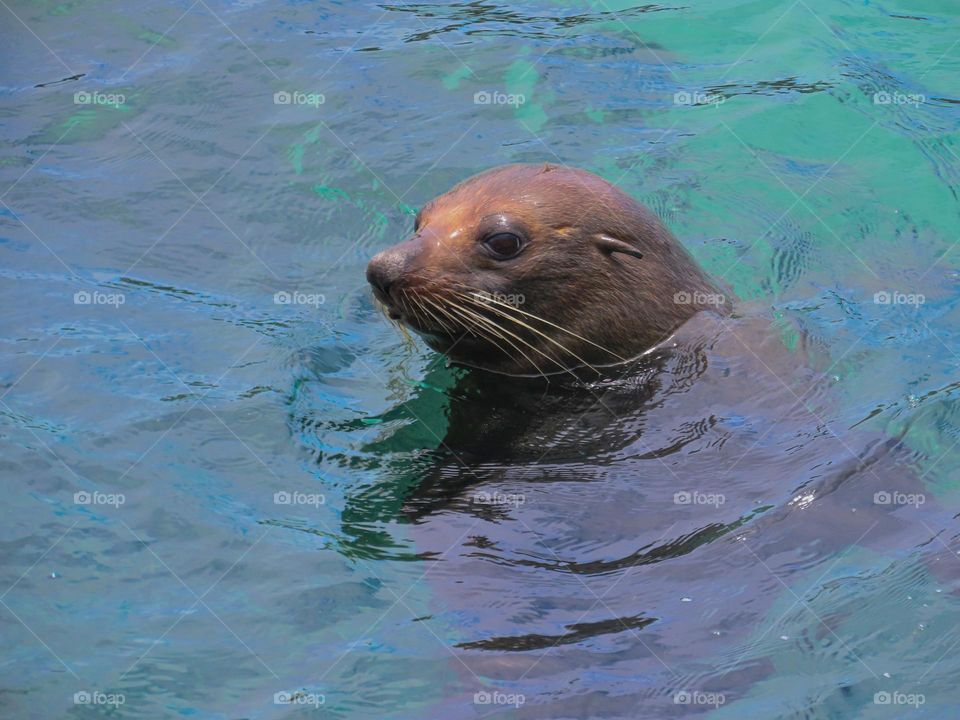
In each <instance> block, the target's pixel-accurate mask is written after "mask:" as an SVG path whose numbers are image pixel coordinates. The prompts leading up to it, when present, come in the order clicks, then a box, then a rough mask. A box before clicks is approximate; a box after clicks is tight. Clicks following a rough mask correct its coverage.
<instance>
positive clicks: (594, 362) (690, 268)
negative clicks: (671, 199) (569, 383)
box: [366, 164, 729, 376]
mask: <svg viewBox="0 0 960 720" xmlns="http://www.w3.org/2000/svg"><path fill="white" fill-rule="evenodd" d="M366 274H367V280H368V281H369V282H370V284H371V285H372V286H373V292H374V296H375V298H376V299H377V301H378V302H379V303H380V304H381V305H382V308H383V309H384V311H385V312H386V314H387V316H388V317H389V318H390V319H391V320H393V321H394V322H396V323H398V324H399V325H401V326H403V327H406V328H410V329H411V330H413V331H414V332H416V333H417V334H419V335H420V336H422V337H423V338H424V340H425V341H426V343H427V344H428V345H429V346H430V347H431V348H433V349H434V350H437V351H439V352H442V353H444V354H446V355H447V356H448V357H449V358H450V359H451V360H452V361H453V362H455V363H457V364H461V365H466V366H471V367H477V368H482V369H484V370H490V371H493V372H497V373H503V374H508V375H539V376H545V375H550V374H556V373H561V372H569V371H572V370H575V369H579V368H592V369H595V370H597V369H598V368H600V367H602V366H609V365H614V364H618V363H622V362H625V361H627V360H629V359H631V358H634V357H637V356H638V355H640V354H643V353H644V352H645V351H647V350H649V349H651V348H653V347H655V346H656V345H657V344H658V343H661V342H662V341H664V340H665V339H667V338H668V337H669V336H670V335H671V334H672V333H673V332H674V331H675V330H676V329H677V328H678V327H680V326H681V325H682V324H683V323H685V322H686V321H687V320H689V319H690V318H691V317H692V316H693V315H695V314H697V312H698V311H700V310H704V309H711V310H715V311H716V310H719V311H720V312H727V311H729V307H728V303H726V297H725V296H724V295H723V294H722V293H720V291H719V290H718V288H717V287H716V286H715V285H714V284H713V283H712V282H711V281H710V279H709V278H708V277H707V276H706V274H705V273H704V272H703V271H702V270H701V269H700V267H699V266H698V265H697V264H696V262H695V261H694V260H693V258H692V257H691V256H690V255H689V254H688V253H687V252H686V250H685V249H684V248H683V246H682V245H681V244H680V243H679V242H678V241H677V239H676V238H675V237H674V236H673V235H672V234H671V232H670V231H669V230H668V229H667V228H666V227H665V226H664V225H663V223H661V222H660V220H659V219H658V218H657V217H656V215H654V213H653V212H651V211H650V210H649V209H647V208H646V207H644V206H643V205H642V204H640V203H639V202H637V201H636V200H634V199H633V198H631V197H630V196H629V195H627V194H626V193H624V192H622V191H621V190H619V189H618V188H617V187H615V186H614V185H612V184H611V183H609V182H607V181H606V180H604V179H603V178H601V177H599V176H597V175H594V174H593V173H590V172H587V171H584V170H579V169H574V168H569V167H565V166H559V165H552V164H541V165H526V164H515V165H504V166H501V167H497V168H493V169H491V170H487V171H485V172H482V173H480V174H479V175H475V176H473V177H471V178H469V179H467V180H465V181H463V182H461V183H460V184H458V185H456V186H455V187H454V188H453V189H451V190H450V191H448V192H447V193H445V194H443V195H441V196H439V197H438V198H436V199H434V200H432V201H431V202H429V203H427V205H426V206H424V207H423V208H422V209H421V210H420V212H419V213H418V214H417V216H416V220H415V221H414V228H413V236H412V237H411V238H409V239H408V240H406V241H404V242H401V243H399V244H398V245H395V246H393V247H391V248H389V249H387V250H384V251H383V252H381V253H379V254H377V255H376V256H375V257H374V258H373V259H372V260H371V261H370V263H369V265H368V266H367V273H366ZM597 372H599V370H597Z"/></svg>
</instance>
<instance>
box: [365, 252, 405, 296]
mask: <svg viewBox="0 0 960 720" xmlns="http://www.w3.org/2000/svg"><path fill="white" fill-rule="evenodd" d="M402 272H403V260H402V258H400V257H399V256H398V254H397V253H396V252H393V251H392V250H384V251H383V252H382V253H378V254H377V255H374V256H373V259H372V260H371V261H370V264H369V265H367V282H368V283H370V284H371V285H372V286H373V288H374V290H376V291H378V292H379V295H380V299H381V300H384V301H389V299H390V286H391V285H393V283H394V282H396V280H397V278H399V277H400V274H401V273H402Z"/></svg>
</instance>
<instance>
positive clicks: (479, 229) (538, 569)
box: [343, 165, 957, 717]
mask: <svg viewBox="0 0 960 720" xmlns="http://www.w3.org/2000/svg"><path fill="white" fill-rule="evenodd" d="M368 278H369V280H370V282H371V283H372V284H373V286H374V292H375V294H376V296H377V298H378V299H379V301H380V302H381V303H382V304H383V305H384V307H385V309H386V311H387V313H388V314H389V315H390V316H391V317H392V318H393V319H394V320H395V321H397V322H399V323H402V324H403V325H404V326H407V327H409V328H411V329H413V330H415V331H416V332H418V333H420V334H421V335H423V336H424V337H425V338H426V340H427V342H428V343H429V344H430V345H431V347H433V348H435V349H437V350H440V351H442V352H445V353H446V354H447V355H448V356H449V357H450V358H451V359H452V360H454V361H455V362H456V363H458V364H462V365H470V366H476V367H481V368H484V369H486V370H493V371H496V372H500V373H507V374H511V375H537V374H540V373H543V374H548V373H555V372H564V371H566V370H570V369H573V368H580V367H584V366H586V365H589V366H591V367H600V366H601V365H605V364H611V363H617V362H619V361H620V360H621V359H622V358H633V357H636V356H638V355H640V356H642V358H640V359H639V361H638V362H636V363H630V364H629V365H628V366H627V367H626V368H625V370H627V371H626V372H618V373H616V375H617V376H618V377H617V378H616V379H611V378H610V377H609V376H607V375H606V374H605V377H603V378H600V379H596V380H594V379H592V378H591V379H589V381H588V382H583V383H576V384H569V385H568V384H563V383H557V384H556V385H553V384H551V385H550V387H549V388H548V389H547V390H546V391H544V390H543V388H541V387H540V386H539V383H536V382H531V381H530V379H529V378H526V377H520V378H512V377H502V376H497V377H495V378H494V381H493V382H490V377H489V376H488V375H487V374H486V373H483V372H472V371H450V370H448V369H446V368H441V367H437V366H434V367H432V368H430V369H429V370H428V371H427V376H426V378H425V379H424V382H420V383H417V384H416V388H415V389H414V390H413V391H412V397H410V398H408V399H406V400H405V401H404V402H403V407H402V408H399V407H398V408H392V409H391V413H390V417H391V418H392V419H398V418H405V419H406V421H407V422H408V423H409V425H407V424H404V423H403V422H398V423H396V424H384V425H382V426H381V427H382V428H383V430H382V436H380V437H378V439H377V445H376V448H377V449H378V452H379V451H380V449H382V448H389V450H390V458H391V459H390V460H386V461H382V460H381V457H380V456H379V455H378V456H377V461H378V464H377V466H376V467H377V468H378V481H377V482H376V483H375V484H374V485H372V486H370V487H369V488H363V489H359V490H357V492H356V494H355V495H353V496H352V497H350V498H349V500H348V502H347V507H346V509H345V510H344V513H343V518H344V532H345V535H346V536H352V537H356V538H358V539H361V540H363V541H368V539H369V538H370V536H371V528H381V529H383V532H382V534H381V535H379V536H378V537H377V550H378V551H381V552H393V551H395V552H397V553H402V552H406V551H407V550H413V551H415V553H416V555H417V557H420V558H430V559H431V560H434V561H435V562H434V563H433V564H432V565H431V568H430V569H431V570H433V568H434V567H435V568H436V570H434V571H433V572H431V574H430V576H429V578H427V579H426V580H424V582H425V583H429V587H430V605H429V615H425V619H424V620H423V622H424V623H425V624H426V623H429V624H430V626H431V627H430V630H431V636H432V638H444V639H447V638H450V640H449V642H447V641H446V640H444V642H445V644H448V646H449V647H448V649H450V651H451V653H453V654H454V655H455V658H456V659H455V661H452V662H451V666H452V667H453V668H454V671H455V672H458V673H459V676H458V677H457V678H455V679H454V680H453V681H451V686H450V688H451V689H450V691H449V692H448V693H447V695H448V697H451V698H453V699H452V700H451V701H450V703H449V704H448V705H447V706H445V707H444V708H443V710H442V711H441V712H440V713H439V714H442V715H443V716H444V717H461V716H462V717H468V716H472V714H473V713H474V711H475V708H474V707H473V706H472V705H470V706H469V707H468V708H467V709H466V710H464V706H465V705H464V703H463V702H462V700H463V697H464V696H466V697H467V698H469V697H472V694H473V693H475V692H476V688H477V679H478V678H479V677H482V678H485V679H488V678H489V679H491V680H492V681H493V682H497V681H502V682H503V683H504V684H505V686H508V687H511V688H520V689H522V690H523V691H524V692H528V691H529V692H530V704H531V705H533V704H534V703H536V704H537V707H536V708H535V710H534V709H532V710H531V713H530V715H531V716H543V717H546V716H556V717H559V716H563V717H588V716H589V717H622V716H623V715H622V714H621V709H622V706H621V705H619V704H612V705H608V703H609V699H610V698H611V697H618V698H624V697H626V698H630V699H632V700H633V702H634V704H635V706H636V707H638V708H639V707H643V708H645V709H649V711H650V712H649V713H648V714H649V715H650V716H658V717H659V716H668V715H671V714H675V713H676V707H677V704H678V701H677V700H675V699H674V698H675V695H674V693H675V690H676V688H677V686H678V685H677V683H678V679H679V678H684V681H685V680H686V678H687V677H696V678H698V680H697V682H698V683H699V684H698V685H697V687H700V688H702V689H704V690H706V691H717V692H722V691H723V690H724V689H725V688H727V687H728V683H729V678H728V671H729V668H728V667H720V668H718V669H716V671H715V672H713V673H703V674H701V670H702V658H703V657H725V658H734V659H735V660H734V664H732V665H731V666H730V667H735V668H736V671H737V673H738V682H739V683H741V684H743V685H744V686H751V685H755V686H762V685H763V684H764V683H767V682H773V681H775V680H777V679H778V678H777V669H776V668H775V667H773V666H772V665H771V662H770V659H769V658H770V657H786V658H788V660H787V662H790V663H791V664H792V665H793V666H795V667H804V665H803V663H809V667H810V668H811V673H813V674H815V673H816V669H817V668H818V667H819V666H820V663H821V659H822V658H821V657H820V655H819V654H820V653H826V652H830V653H834V652H836V647H835V644H834V643H832V642H831V641H830V639H831V638H832V639H833V640H838V639H840V638H843V639H842V641H841V642H843V644H844V648H845V649H848V648H847V644H848V643H849V645H850V646H853V647H854V648H855V652H856V653H860V652H861V651H862V647H861V644H860V642H861V640H860V638H861V636H862V635H865V634H867V633H862V632H861V626H860V622H861V620H862V615H861V614H860V611H861V602H860V600H861V598H860V596H859V595H858V594H857V592H856V591H855V588H854V589H853V590H852V591H850V592H846V591H843V592H841V590H846V589H849V588H850V587H852V584H850V583H847V584H845V585H841V584H839V583H835V582H834V579H833V578H831V579H830V587H829V588H827V589H828V590H829V591H824V592H820V593H818V594H816V596H813V597H811V596H809V595H806V594H803V593H802V592H801V593H800V594H798V593H795V592H794V590H793V589H792V588H793V586H794V585H797V586H798V587H799V588H800V590H801V591H805V590H806V588H808V587H814V586H817V584H818V583H820V582H821V581H822V580H824V578H826V577H827V575H829V574H830V572H831V571H833V570H834V568H840V567H841V566H839V565H838V564H837V560H838V558H839V557H841V554H843V553H847V552H859V553H863V554H869V555H871V556H874V555H875V556H877V557H883V556H884V554H892V552H896V553H900V551H901V550H902V548H905V547H914V548H921V547H928V546H930V545H931V543H930V542H929V540H930V538H929V532H928V531H927V528H926V527H924V526H923V524H922V523H916V522H913V521H912V519H911V518H909V517H908V516H907V515H906V514H904V513H898V511H897V508H896V507H894V506H892V505H884V504H877V503H876V502H875V501H874V498H875V497H876V494H877V493H886V492H888V491H889V490H890V489H891V488H897V489H899V490H900V492H902V493H908V494H909V493H916V492H919V491H921V490H922V489H923V486H922V484H921V482H920V478H918V477H916V476H915V475H913V474H910V473H907V472H905V471H904V468H905V467H906V466H907V465H906V463H908V462H909V460H910V455H909V453H908V452H906V450H905V448H904V447H902V445H901V444H900V440H899V438H898V437H888V436H887V435H886V434H885V433H883V432H878V431H876V430H870V429H868V428H866V427H857V426H858V425H859V424H860V422H861V418H859V417H851V416H850V414H849V413H843V412H841V410H842V408H843V404H842V403H838V399H839V398H838V394H839V393H842V392H843V385H842V383H839V382H836V381H835V380H834V378H833V373H834V372H836V371H835V369H834V366H835V364H836V360H831V358H830V357H829V353H827V352H825V351H824V350H825V348H824V347H823V346H822V344H820V343H819V342H818V341H817V339H816V337H815V336H812V335H811V334H808V333H806V332H803V331H802V330H800V331H797V332H793V330H792V328H788V329H785V327H784V326H785V325H786V324H787V323H785V322H782V321H781V320H780V319H777V320H775V321H774V319H773V318H772V317H771V316H770V314H769V312H767V311H766V310H763V311H761V312H758V313H754V312H753V311H752V310H750V309H746V308H740V309H738V313H737V315H738V316H737V317H732V316H729V310H730V302H729V301H728V302H723V303H719V302H711V300H714V301H715V300H716V299H718V298H723V296H721V295H719V294H718V290H717V288H716V287H715V285H714V284H713V283H712V282H711V281H710V280H709V279H708V278H707V276H706V275H705V273H703V272H702V271H701V270H700V269H699V268H698V267H697V265H696V263H695V262H694V261H693V260H692V258H690V256H689V255H688V254H687V253H686V252H685V251H684V249H683V248H682V246H681V245H680V244H679V243H678V242H677V241H676V240H675V239H674V238H673V236H672V235H671V234H670V233H669V231H668V230H667V229H666V228H664V227H663V225H662V224H661V223H660V222H659V221H658V220H657V219H656V217H655V216H654V215H653V214H652V213H651V212H650V211H649V210H647V209H646V208H644V207H643V206H641V205H640V204H639V203H637V202H635V201H634V200H632V199H630V198H629V197H628V196H626V195H624V194H623V193H621V192H620V191H618V190H616V189H615V188H613V187H612V186H611V185H609V184H608V183H606V182H605V181H603V180H601V179H600V178H598V177H596V176H594V175H591V174H589V173H584V172H581V171H576V170H568V169H564V168H557V167H554V166H525V165H512V166H507V167H503V168H497V169H494V170H491V171H488V172H486V173H483V174H481V175H478V176H476V177H474V178H472V179H470V180H467V181H466V182H464V183H461V184H460V185H458V186H456V187H455V188H454V189H453V190H451V191H450V192H448V193H446V194H444V195H442V196H440V197H439V198H437V199H436V200H434V201H433V202H431V203H429V204H428V205H427V206H426V207H424V208H423V210H422V211H421V213H420V215H419V217H418V220H417V223H416V228H415V233H414V236H413V237H412V238H411V239H410V240H408V241H406V242H404V243H402V244H400V245H398V246H396V247H394V248H391V249H388V250H386V251H385V252H383V253H381V254H380V255H378V256H377V257H375V258H374V259H373V261H372V262H371V263H370V267H369V269H368ZM704 300H706V302H703V301H704ZM700 310H713V311H714V312H712V313H710V312H699V311H700ZM668 338H669V342H664V341H665V340H667V339H668ZM651 348H656V351H655V352H650V353H648V352H646V351H647V350H649V349H651ZM451 378H452V381H451ZM451 382H452V383H453V385H454V387H448V386H449V385H450V383H451ZM438 404H439V405H440V406H442V408H443V410H442V411H437V406H438ZM432 421H435V422H436V425H433V424H429V425H428V422H432ZM424 427H427V428H428V432H426V433H425V434H424V432H420V431H421V430H422V429H423V428H424ZM410 428H416V429H417V431H418V432H415V433H414V432H409V429H410ZM834 428H835V429H834ZM853 428H856V429H853ZM365 431H366V429H365ZM838 431H839V433H840V434H838ZM434 439H435V442H434ZM425 444H426V445H427V446H428V449H427V452H423V451H424V445H425ZM349 462H351V463H352V462H353V458H349ZM944 517H945V518H946V517H947V513H944ZM945 522H947V520H945ZM401 528H402V532H401ZM398 537H399V538H401V539H399V540H398ZM407 543H409V544H407ZM933 567H934V568H935V569H937V570H938V571H939V572H941V573H943V572H944V568H948V569H947V572H948V573H955V572H956V571H957V570H956V566H955V565H952V564H951V565H949V566H948V565H944V564H939V565H935V566H933ZM837 572H839V569H838V570H837ZM880 572H881V570H878V572H877V576H879V575H880ZM887 572H896V564H895V563H894V564H891V565H890V568H888V569H887ZM424 575H427V572H424ZM731 577H734V578H735V579H736V582H735V583H733V584H731V580H730V579H731ZM788 583H789V585H788ZM781 587H782V588H785V590H784V591H780V588H781ZM801 603H802V604H803V605H807V606H808V608H809V615H810V617H812V618H813V620H812V621H810V622H809V623H807V624H804V622H802V620H803V619H804V617H805V615H806V614H808V610H807V609H806V608H803V607H799V605H800V604H801ZM791 608H792V609H794V610H795V612H794V613H793V614H791ZM794 616H796V617H794ZM887 622H888V620H887V619H886V618H878V619H877V625H878V626H881V627H877V629H876V630H875V631H874V632H873V636H874V637H879V636H880V635H881V634H882V633H883V632H885V628H884V627H882V626H883V625H885V624H886V623H887ZM827 623H829V625H828V624H827ZM825 630H829V633H827V632H825ZM811 637H814V638H825V639H826V640H824V642H819V641H818V642H810V640H809V638H811ZM793 638H796V640H794V639H793ZM771 645H774V646H775V650H771V649H770V646H771ZM851 652H854V650H851ZM661 658H670V659H672V662H671V666H667V665H666V664H665V663H664V661H663V659H661ZM674 662H676V666H675V667H676V669H675V667H674V666H673V663H674ZM867 662H872V659H868V661H867ZM851 666H852V667H853V668H854V669H855V670H857V669H858V664H857V663H856V662H851ZM691 668H692V670H691ZM862 668H863V664H862V663H860V668H859V672H860V676H859V677H860V679H861V680H863V681H865V682H867V683H869V681H870V678H869V675H864V672H865V671H864V670H863V669H862ZM465 669H466V670H467V671H464V670H465ZM681 673H683V674H682V675H681ZM580 678H587V679H586V680H582V681H581V680H580ZM637 678H643V679H644V680H643V681H642V682H640V683H638V681H637ZM624 679H626V680H624ZM574 683H582V684H581V685H573V686H574V687H575V691H571V686H572V684H574ZM681 687H682V686H681ZM825 692H826V691H825ZM458 693H459V695H458ZM533 693H536V696H535V697H534V694H533ZM835 695H836V698H835V700H834V702H835V703H836V705H837V706H838V707H841V708H845V707H846V704H845V703H847V702H848V699H847V697H848V693H839V692H837V693H835ZM739 700H741V698H734V697H733V696H732V695H731V697H730V698H729V701H730V702H731V703H732V702H735V701H739ZM743 701H744V702H748V701H749V698H743ZM818 702H822V701H819V700H818ZM458 703H459V704H458ZM754 710H755V707H754V706H750V705H748V706H746V708H745V709H744V710H743V712H742V713H741V714H746V715H750V713H751V712H753V711H754ZM434 714H437V713H434ZM629 716H630V717H635V716H636V714H632V715H629Z"/></svg>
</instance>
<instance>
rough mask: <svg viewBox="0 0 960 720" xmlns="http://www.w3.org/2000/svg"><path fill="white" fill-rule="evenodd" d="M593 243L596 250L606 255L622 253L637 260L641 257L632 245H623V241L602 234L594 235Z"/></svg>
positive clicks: (640, 253)
mask: <svg viewBox="0 0 960 720" xmlns="http://www.w3.org/2000/svg"><path fill="white" fill-rule="evenodd" d="M593 242H594V243H595V244H596V246H597V247H598V248H600V249H601V250H603V252H605V253H607V254H610V253H623V254H624V255H632V256H633V257H635V258H637V260H639V259H640V258H642V257H643V253H642V252H640V251H639V250H637V249H636V248H635V247H634V246H633V245H630V244H629V243H625V242H624V241H623V240H617V239H616V238H615V237H610V236H609V235H604V234H603V233H598V234H596V235H594V236H593Z"/></svg>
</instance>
